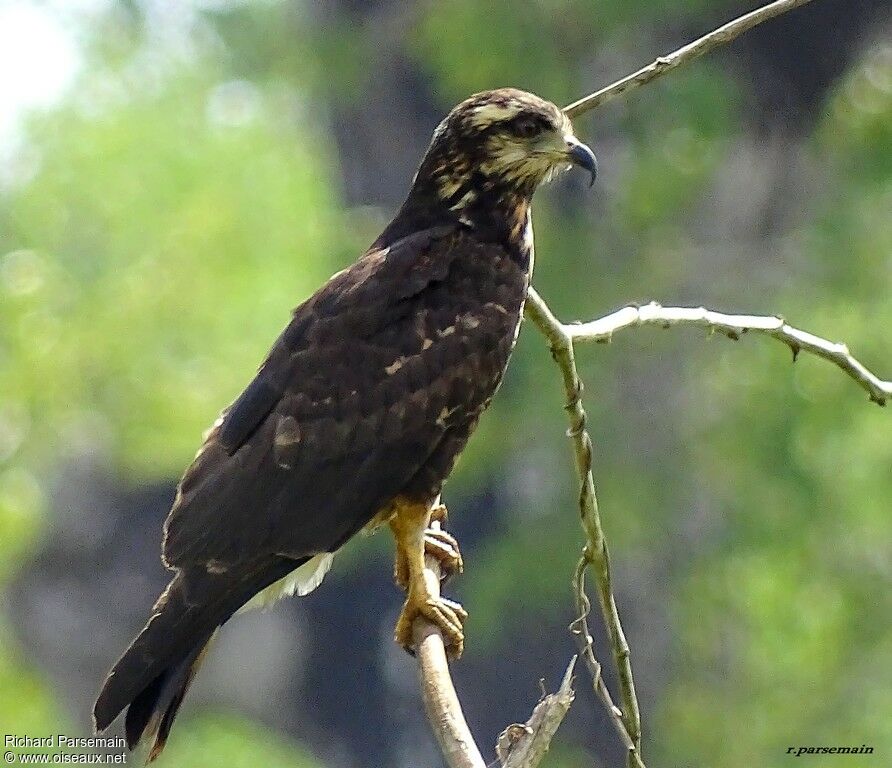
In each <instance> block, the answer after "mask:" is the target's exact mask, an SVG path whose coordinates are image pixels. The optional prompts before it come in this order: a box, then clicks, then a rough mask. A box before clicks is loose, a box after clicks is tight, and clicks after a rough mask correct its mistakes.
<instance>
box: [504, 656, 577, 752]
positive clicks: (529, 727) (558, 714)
mask: <svg viewBox="0 0 892 768" xmlns="http://www.w3.org/2000/svg"><path fill="white" fill-rule="evenodd" d="M575 666H576V657H575V656H574V657H573V658H572V659H570V663H569V664H568V665H567V671H566V672H564V679H563V681H562V682H561V687H560V688H558V690H557V691H556V692H555V693H549V694H547V695H546V696H543V697H542V700H541V701H540V702H539V703H538V704H537V705H536V708H535V709H534V710H533V714H532V715H531V716H530V719H529V720H527V721H526V723H523V724H521V723H514V725H509V726H508V727H507V728H506V729H505V730H504V731H502V733H501V734H500V735H499V740H498V743H497V744H496V754H497V755H498V758H499V762H500V763H501V764H502V768H535V766H537V765H539V763H540V762H542V758H544V757H545V753H546V752H548V747H549V746H550V745H551V740H552V738H554V734H555V733H556V732H557V729H558V727H559V726H560V724H561V723H562V722H563V720H564V717H566V715H567V712H568V711H569V710H570V705H571V704H572V703H573V698H574V696H575V694H574V693H573V668H574V667H575Z"/></svg>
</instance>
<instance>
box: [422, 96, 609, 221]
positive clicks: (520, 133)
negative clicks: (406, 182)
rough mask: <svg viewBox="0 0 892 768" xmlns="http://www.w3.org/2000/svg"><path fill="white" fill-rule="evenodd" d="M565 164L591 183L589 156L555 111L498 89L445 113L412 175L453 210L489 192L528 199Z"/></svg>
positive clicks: (531, 98)
mask: <svg viewBox="0 0 892 768" xmlns="http://www.w3.org/2000/svg"><path fill="white" fill-rule="evenodd" d="M571 165H578V166H580V167H582V168H584V169H585V170H586V171H588V172H589V174H590V175H591V180H592V182H594V180H595V175H596V174H597V161H596V160H595V155H594V153H593V152H592V151H591V150H590V149H589V148H588V147H587V146H586V145H585V144H583V143H582V142H580V141H579V140H578V139H577V138H576V136H575V135H574V134H573V127H572V125H571V124H570V120H569V118H567V116H566V115H565V114H564V113H563V112H562V111H561V109H560V108H559V107H557V106H555V105H554V104H552V103H551V102H550V101H545V99H541V98H539V97H538V96H535V95H533V94H532V93H527V92H525V91H520V90H517V89H515V88H499V89H498V90H494V91H484V92H482V93H478V94H475V95H474V96H471V97H470V98H468V99H466V100H465V101H463V102H461V103H460V104H459V105H457V106H456V107H455V108H454V109H453V110H452V111H451V112H450V113H449V114H448V115H447V116H446V118H445V119H444V120H443V122H441V123H440V125H439V126H438V127H437V129H436V131H435V132H434V136H433V139H432V140H431V145H430V147H429V149H428V151H427V154H426V155H425V159H424V161H423V162H422V165H421V168H420V169H419V174H418V177H417V178H420V177H421V176H422V174H424V175H425V176H426V177H427V180H428V181H431V182H433V184H434V187H435V189H436V191H437V195H438V197H439V198H440V199H441V201H444V202H447V203H448V204H449V207H450V208H458V207H462V206H463V205H464V204H466V203H468V202H472V200H471V198H473V197H474V196H477V195H481V194H484V195H485V194H487V193H488V192H490V191H496V192H498V191H507V192H511V193H514V194H517V195H520V196H522V197H526V198H529V197H530V196H532V194H533V192H535V190H536V188H537V187H538V186H539V185H540V184H542V183H543V182H545V181H547V180H549V179H551V178H552V177H553V176H555V175H557V174H558V173H560V172H562V171H564V170H567V169H569V168H570V167H571Z"/></svg>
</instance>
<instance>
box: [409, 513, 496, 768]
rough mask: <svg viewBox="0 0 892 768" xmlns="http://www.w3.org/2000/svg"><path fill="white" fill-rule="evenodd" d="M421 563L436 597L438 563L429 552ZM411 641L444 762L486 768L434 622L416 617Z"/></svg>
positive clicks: (456, 766) (452, 766)
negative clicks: (465, 714) (456, 689)
mask: <svg viewBox="0 0 892 768" xmlns="http://www.w3.org/2000/svg"><path fill="white" fill-rule="evenodd" d="M431 526H432V527H436V526H439V523H437V522H432V523H431ZM424 564H425V569H424V579H425V581H426V582H427V588H428V589H429V590H430V593H431V595H433V596H434V597H437V596H439V594H440V563H439V562H438V561H437V559H436V558H435V557H432V556H431V555H428V556H427V557H425V559H424ZM414 640H415V653H416V655H417V657H418V673H419V676H420V678H421V696H422V698H423V699H424V709H425V711H426V712H427V718H428V720H429V721H430V724H431V728H433V731H434V735H435V736H436V737H437V742H438V743H439V744H440V750H441V751H442V752H443V757H444V759H445V760H446V764H447V765H448V766H449V768H486V762H485V761H484V759H483V757H482V756H481V754H480V750H479V749H478V748H477V744H476V743H475V742H474V737H473V736H472V735H471V730H470V728H468V723H467V721H466V720H465V716H464V713H463V712H462V708H461V703H460V702H459V700H458V696H457V694H456V693H455V686H454V685H453V684H452V677H451V675H450V674H449V662H448V660H447V658H446V645H445V643H444V642H443V635H442V634H441V633H440V630H439V628H438V627H437V626H436V625H435V624H432V623H431V622H429V621H427V620H426V619H424V617H419V618H418V619H417V620H416V621H415V627H414Z"/></svg>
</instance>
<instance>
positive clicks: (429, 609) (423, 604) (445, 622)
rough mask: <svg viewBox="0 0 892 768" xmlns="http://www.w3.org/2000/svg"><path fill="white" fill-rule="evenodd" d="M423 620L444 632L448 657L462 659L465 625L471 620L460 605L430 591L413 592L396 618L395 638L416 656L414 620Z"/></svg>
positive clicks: (410, 592)
mask: <svg viewBox="0 0 892 768" xmlns="http://www.w3.org/2000/svg"><path fill="white" fill-rule="evenodd" d="M422 617H423V618H425V619H427V620H428V621H429V622H431V623H432V624H434V625H435V626H436V627H437V628H438V629H439V630H440V632H441V633H442V635H443V641H444V643H445V645H446V653H447V655H448V656H449V657H450V658H452V659H457V658H458V657H459V656H461V654H462V651H463V650H464V646H465V633H464V622H465V619H467V618H468V613H467V611H465V609H464V608H462V607H461V605H460V604H459V603H456V602H454V601H452V600H447V599H446V598H445V597H434V596H433V595H431V594H430V593H429V592H427V590H420V591H416V590H414V589H410V590H409V594H408V596H407V597H406V602H405V603H404V604H403V610H402V611H401V612H400V617H399V619H397V622H396V631H395V632H394V637H395V639H396V641H397V642H398V643H399V644H400V645H401V646H403V648H405V649H406V650H407V651H408V652H409V653H410V654H412V655H413V656H414V655H415V639H414V626H415V620H416V619H419V618H422Z"/></svg>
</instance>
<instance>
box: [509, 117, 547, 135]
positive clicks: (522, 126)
mask: <svg viewBox="0 0 892 768" xmlns="http://www.w3.org/2000/svg"><path fill="white" fill-rule="evenodd" d="M512 128H513V132H514V133H515V134H516V135H517V136H520V138H522V139H531V138H533V136H535V135H536V134H537V133H539V130H540V128H541V126H540V124H539V121H538V120H536V119H535V118H532V117H521V118H520V119H518V120H516V121H515V122H514V124H513V125H512Z"/></svg>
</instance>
